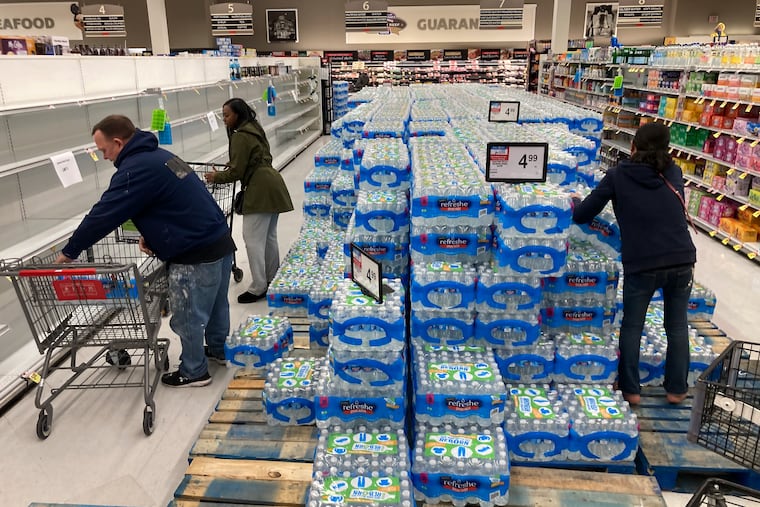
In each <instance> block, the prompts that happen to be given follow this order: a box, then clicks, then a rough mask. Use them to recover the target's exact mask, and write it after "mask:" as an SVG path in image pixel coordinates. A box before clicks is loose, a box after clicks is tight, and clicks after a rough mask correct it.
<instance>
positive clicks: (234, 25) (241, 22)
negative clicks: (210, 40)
mask: <svg viewBox="0 0 760 507" xmlns="http://www.w3.org/2000/svg"><path fill="white" fill-rule="evenodd" d="M209 9H210V11H211V35H212V36H214V37H228V36H231V35H253V6H252V5H249V4H240V3H224V4H214V5H212V6H211V7H210V8H209Z"/></svg>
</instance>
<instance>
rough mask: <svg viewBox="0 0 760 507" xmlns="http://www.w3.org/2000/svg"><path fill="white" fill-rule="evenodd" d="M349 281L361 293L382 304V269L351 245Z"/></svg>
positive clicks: (354, 245) (362, 251) (359, 249)
mask: <svg viewBox="0 0 760 507" xmlns="http://www.w3.org/2000/svg"><path fill="white" fill-rule="evenodd" d="M351 280H353V281H354V282H355V283H356V285H358V286H359V288H360V289H361V290H362V292H363V293H365V294H366V295H368V296H370V297H371V298H373V299H374V300H375V301H377V302H378V303H382V302H383V267H382V264H380V263H379V262H378V261H376V260H375V259H373V258H372V256H370V255H369V254H368V253H367V252H365V251H364V250H362V249H361V248H359V247H358V246H356V244H354V243H351Z"/></svg>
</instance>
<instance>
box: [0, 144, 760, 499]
mask: <svg viewBox="0 0 760 507" xmlns="http://www.w3.org/2000/svg"><path fill="white" fill-rule="evenodd" d="M326 140H327V138H322V139H320V140H318V141H317V142H316V143H314V144H313V145H312V146H311V147H309V148H308V149H307V150H306V151H304V153H302V154H301V155H300V156H299V157H298V158H297V159H296V160H295V161H294V162H292V163H291V164H290V165H288V166H287V167H286V168H285V169H284V170H283V171H282V174H283V176H284V178H285V180H286V182H287V184H288V188H289V189H290V192H291V195H292V198H293V203H294V205H295V208H296V210H295V212H293V213H287V214H284V215H281V217H280V222H279V240H280V254H281V255H282V256H284V255H285V253H286V252H287V250H288V248H289V247H290V245H291V244H292V242H293V241H294V240H295V239H296V237H297V236H298V231H299V228H300V225H301V215H302V212H301V204H302V202H303V179H304V177H305V176H306V174H307V173H308V172H309V171H310V170H311V168H312V167H313V160H314V152H315V151H316V150H317V149H318V148H319V147H320V146H321V145H322V144H324V143H325V142H326ZM235 218H236V219H237V220H236V221H235V227H234V231H233V232H234V237H235V241H236V242H237V244H238V248H239V250H238V255H237V261H238V263H239V265H240V267H241V268H242V269H243V271H244V272H245V274H246V277H245V278H244V280H243V281H242V282H241V283H240V284H234V283H233V284H232V285H231V286H230V292H229V294H230V301H231V303H232V305H231V307H232V315H231V319H232V323H233V325H234V324H236V323H238V322H240V320H241V319H242V318H243V317H244V316H245V315H247V314H250V313H266V312H267V307H266V302H264V301H261V302H258V303H254V304H250V305H240V304H237V302H236V301H237V299H236V298H237V295H238V294H239V293H240V292H242V291H243V290H245V288H246V286H247V283H248V282H249V281H250V278H249V276H248V275H249V270H248V263H247V260H246V258H245V250H244V244H243V240H242V237H241V235H240V222H241V220H239V217H235ZM695 241H696V243H697V248H698V251H699V254H698V256H699V263H698V265H697V270H696V273H697V275H696V278H697V280H699V281H701V282H702V283H703V284H705V285H706V286H708V287H710V288H712V289H713V290H714V291H715V292H716V294H717V297H718V307H717V310H716V314H715V319H714V320H715V322H716V323H717V324H718V325H719V326H720V327H722V328H723V329H724V330H725V331H726V332H727V333H728V334H729V336H731V337H733V338H735V339H743V340H750V341H758V337H757V335H756V334H755V332H754V331H755V330H756V329H760V312H756V311H753V309H752V306H751V305H752V303H753V302H754V301H757V300H758V299H760V266H759V265H757V263H755V262H753V261H750V260H748V259H746V258H743V257H742V256H740V255H738V254H736V253H734V252H732V251H731V250H730V249H728V248H726V247H724V246H723V245H721V244H720V243H718V242H717V241H715V240H713V239H712V238H710V237H708V236H707V234H699V235H698V236H697V237H696V239H695ZM161 336H166V337H169V338H171V339H172V346H171V348H170V355H171V362H172V369H173V368H174V367H176V365H177V362H178V359H177V358H178V355H179V344H178V339H177V338H176V336H174V335H173V333H172V332H171V330H170V329H169V325H168V322H165V323H164V325H163V327H162V331H161ZM211 368H212V369H211V374H212V376H213V378H214V381H213V383H212V384H211V385H210V386H208V387H204V388H192V389H169V388H164V387H160V388H159V389H158V391H157V393H156V407H157V408H156V417H157V423H156V429H155V433H154V434H153V435H152V436H150V437H145V436H144V434H143V432H142V410H143V406H144V405H143V401H142V395H141V393H140V392H139V390H135V389H130V390H123V391H122V390H86V391H76V392H74V391H72V392H66V393H63V394H62V395H61V397H60V398H59V399H58V400H56V401H55V402H54V410H55V415H54V417H55V419H54V421H53V427H52V432H51V435H50V437H49V438H48V439H47V440H45V441H41V440H38V439H37V437H36V434H35V424H36V421H37V414H38V411H37V409H35V406H34V397H33V394H29V395H27V396H26V397H24V398H23V399H22V400H21V401H19V402H18V403H17V404H16V405H15V406H14V407H12V408H11V409H10V410H8V411H7V412H6V413H5V414H3V415H2V417H0V470H2V475H3V477H2V480H1V481H0V506H2V507H26V506H27V505H29V503H30V502H35V501H36V502H58V503H64V502H65V503H81V504H101V505H118V506H125V507H126V506H136V507H137V506H139V507H164V506H165V505H166V504H167V503H168V502H169V500H170V499H171V497H172V493H173V492H174V489H175V488H176V487H177V485H178V484H179V482H180V480H181V479H182V476H183V474H184V471H185V469H186V467H187V457H188V454H189V451H190V448H191V446H192V444H193V442H194V441H195V439H196V437H197V435H198V434H199V432H200V430H201V428H202V427H203V425H204V424H205V422H206V420H207V418H208V416H209V414H210V413H211V411H212V410H213V408H214V405H215V403H216V401H217V400H218V399H219V398H220V397H221V394H222V391H223V390H224V388H225V386H226V385H227V383H228V381H229V380H230V378H231V377H232V371H230V370H227V369H226V368H224V367H222V366H217V365H212V366H211ZM665 496H666V499H667V502H668V506H670V507H681V506H684V505H686V502H687V500H688V499H689V498H690V495H683V494H681V495H679V494H673V493H665Z"/></svg>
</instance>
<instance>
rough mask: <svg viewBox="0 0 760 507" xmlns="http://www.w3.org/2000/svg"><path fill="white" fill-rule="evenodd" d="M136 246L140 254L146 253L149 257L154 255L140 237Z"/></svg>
mask: <svg viewBox="0 0 760 507" xmlns="http://www.w3.org/2000/svg"><path fill="white" fill-rule="evenodd" d="M138 245H139V246H140V251H141V252H143V253H146V254H148V255H150V256H151V257H153V256H154V255H156V254H154V253H153V250H151V249H150V247H148V245H147V244H146V243H145V238H143V237H142V236H140V241H139V242H138Z"/></svg>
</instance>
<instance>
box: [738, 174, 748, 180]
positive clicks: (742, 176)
mask: <svg viewBox="0 0 760 507" xmlns="http://www.w3.org/2000/svg"><path fill="white" fill-rule="evenodd" d="M746 177H747V173H741V175H740V176H739V179H740V180H743V179H744V178H746Z"/></svg>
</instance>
